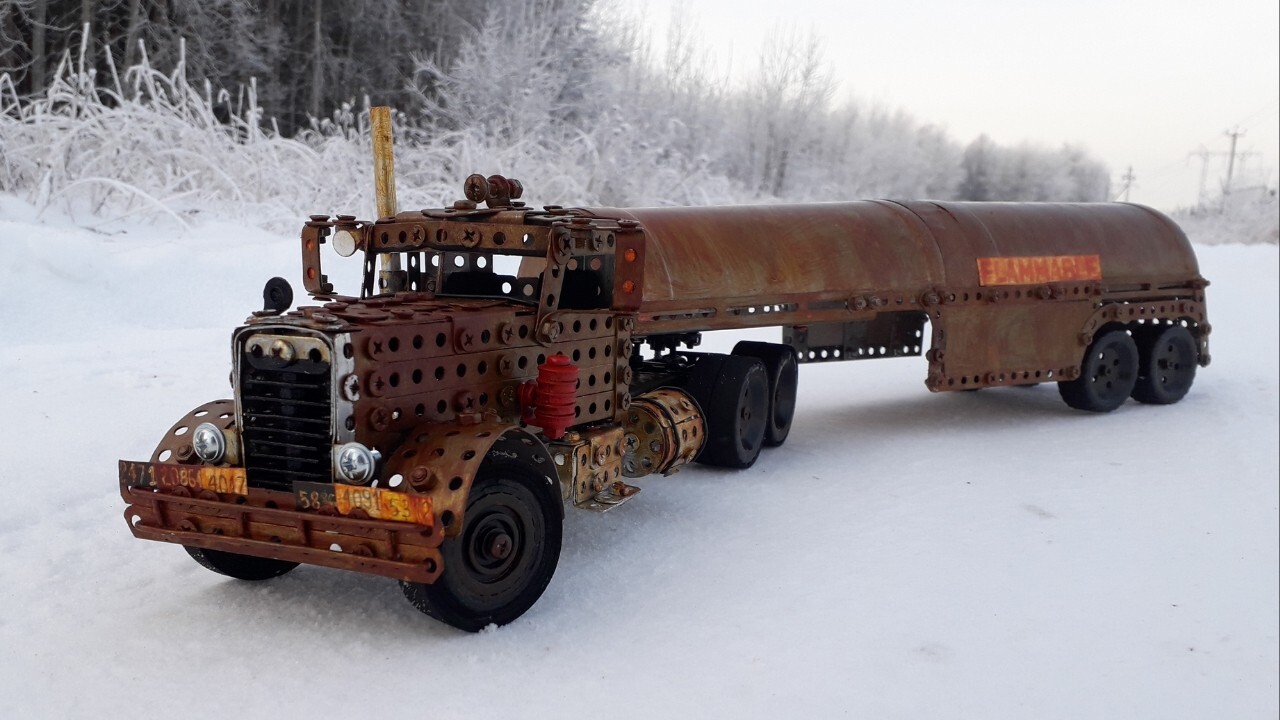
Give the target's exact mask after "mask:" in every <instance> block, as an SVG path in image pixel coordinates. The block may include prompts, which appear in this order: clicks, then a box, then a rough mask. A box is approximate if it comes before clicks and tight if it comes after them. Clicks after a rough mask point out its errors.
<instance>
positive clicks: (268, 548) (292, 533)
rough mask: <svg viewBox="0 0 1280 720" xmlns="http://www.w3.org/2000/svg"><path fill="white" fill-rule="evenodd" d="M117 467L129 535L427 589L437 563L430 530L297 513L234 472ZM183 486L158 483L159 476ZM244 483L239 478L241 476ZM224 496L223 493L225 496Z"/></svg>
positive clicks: (435, 536) (291, 499) (439, 535)
mask: <svg viewBox="0 0 1280 720" xmlns="http://www.w3.org/2000/svg"><path fill="white" fill-rule="evenodd" d="M175 469H176V468H175V466H174V465H173V464H172V463H148V462H133V461H129V460H121V461H120V496H121V497H122V498H124V501H125V503H126V504H127V506H128V507H126V508H125V511H124V517H125V521H126V522H128V523H129V529H130V531H132V532H133V535H134V537H138V538H143V539H145V540H160V541H163V542H171V543H177V544H179V545H186V546H190V547H199V548H208V549H211V550H222V551H225V552H233V553H239V554H241V555H253V556H257V557H267V558H274V559H276V560H286V561H290V562H298V563H308V564H311V565H323V566H325V567H332V568H339V569H342V570H354V571H356V572H363V573H369V574H372V575H382V576H385V577H391V578H396V579H398V580H406V581H409V582H418V583H430V582H433V581H435V579H436V578H437V577H439V576H440V571H441V570H442V569H443V564H442V562H441V558H440V542H441V541H442V540H443V535H444V533H443V532H441V531H440V530H439V529H438V528H437V527H436V526H434V525H419V524H414V523H408V522H393V521H389V520H377V519H373V518H368V517H355V516H354V515H362V514H364V513H363V512H362V511H361V510H359V509H357V510H355V511H354V512H353V513H352V515H353V516H343V515H338V514H336V513H334V514H324V511H323V510H322V511H321V512H309V511H303V510H300V509H298V507H297V501H296V496H295V495H293V494H290V493H286V492H278V491H273V490H259V489H255V488H246V487H245V486H244V485H243V483H242V482H240V481H238V479H237V476H236V473H235V472H230V473H229V472H228V471H227V469H220V468H209V469H208V470H211V471H215V472H212V473H204V474H203V476H202V474H201V473H200V472H199V471H198V470H197V468H195V467H191V468H190V470H187V469H186V468H184V469H183V471H178V472H175ZM175 477H177V478H181V479H185V480H186V482H182V483H174V482H158V481H157V478H165V479H166V480H172V479H173V478H175ZM239 477H243V475H242V474H241V475H239ZM223 491H225V492H223Z"/></svg>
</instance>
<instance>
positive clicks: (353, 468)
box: [337, 442, 378, 485]
mask: <svg viewBox="0 0 1280 720" xmlns="http://www.w3.org/2000/svg"><path fill="white" fill-rule="evenodd" d="M377 464H378V452H377V451H376V450H370V449H369V448H367V447H365V446H363V445H361V444H360V443H357V442H352V443H347V444H346V445H343V446H342V447H340V448H338V462H337V465H338V474H339V475H341V476H342V477H343V478H345V479H346V480H347V482H352V483H356V484H357V485H360V484H364V483H367V482H369V481H370V480H372V479H373V471H374V468H375V466H376V465H377Z"/></svg>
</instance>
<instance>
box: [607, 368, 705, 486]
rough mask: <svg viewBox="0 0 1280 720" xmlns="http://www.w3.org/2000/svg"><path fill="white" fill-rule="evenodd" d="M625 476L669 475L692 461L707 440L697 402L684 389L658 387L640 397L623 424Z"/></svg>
mask: <svg viewBox="0 0 1280 720" xmlns="http://www.w3.org/2000/svg"><path fill="white" fill-rule="evenodd" d="M623 431H624V432H625V433H626V435H625V438H624V441H623V450H624V453H625V454H624V455H623V458H622V471H623V474H624V475H626V476H627V477H629V478H636V477H643V476H645V475H649V474H651V473H661V474H663V475H670V474H672V473H674V472H676V471H677V470H679V469H680V468H681V467H683V466H685V465H688V464H689V463H691V462H693V459H694V458H695V457H697V456H698V453H699V452H700V451H701V450H702V446H703V445H704V444H705V443H706V440H707V426H706V421H705V420H704V416H703V411H702V409H701V408H699V407H698V404H697V402H695V401H694V399H693V398H692V397H690V396H689V394H688V393H686V392H685V391H683V390H679V389H676V388H659V389H657V390H654V391H652V392H648V393H645V394H643V395H641V396H639V397H637V398H636V399H635V400H634V401H632V403H631V407H630V408H628V410H627V416H626V419H625V421H624V424H623Z"/></svg>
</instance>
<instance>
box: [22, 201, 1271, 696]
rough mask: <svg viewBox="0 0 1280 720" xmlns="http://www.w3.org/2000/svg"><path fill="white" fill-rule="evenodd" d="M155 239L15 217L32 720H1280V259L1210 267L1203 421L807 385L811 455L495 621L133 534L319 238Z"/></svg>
mask: <svg viewBox="0 0 1280 720" xmlns="http://www.w3.org/2000/svg"><path fill="white" fill-rule="evenodd" d="M127 230H128V232H121V233H116V234H102V233H99V232H90V231H86V230H83V229H79V228H76V227H72V226H69V225H66V224H60V223H59V221H58V220H57V219H51V220H48V221H46V222H43V223H41V222H37V220H36V219H35V218H34V216H33V213H32V212H31V211H30V210H29V209H28V208H27V207H25V206H24V205H22V204H21V203H18V202H16V201H14V200H12V199H6V198H0V237H2V238H3V243H2V244H0V329H2V330H3V338H4V341H3V343H0V377H5V378H9V380H10V382H9V384H8V389H7V391H6V392H5V393H4V399H3V401H0V407H2V408H3V412H0V438H3V440H2V441H0V468H2V469H0V488H2V489H3V493H4V498H5V500H4V503H3V505H2V509H0V718H28V717H47V718H62V717H74V718H87V717H93V718H124V717H133V718H146V717H182V718H204V717H209V718H214V717H216V718H222V719H226V718H284V717H304V716H310V717H363V718H399V717H406V718H408V717H414V718H431V717H458V716H461V715H462V714H463V713H468V714H472V715H473V716H474V717H480V718H489V717H519V718H532V717H557V718H558V717H588V716H592V717H604V718H614V717H623V718H626V717H647V718H652V717H671V718H686V717H713V718H719V717H732V718H742V717H768V718H775V719H777V718H811V717H821V718H825V717H868V718H982V719H992V720H994V719H999V718H1020V719H1021V718H1037V719H1040V718H1125V719H1129V718H1159V719H1161V720H1165V719H1168V718H1213V719H1233V720H1234V719H1246V718H1275V717H1276V716H1277V713H1278V712H1280V707H1278V701H1277V675H1278V673H1280V661H1278V658H1277V643H1278V642H1280V639H1278V635H1280V633H1278V628H1277V626H1278V617H1277V616H1278V614H1280V599H1278V597H1277V593H1278V590H1277V587H1278V584H1280V570H1278V568H1280V557H1278V550H1277V540H1278V537H1280V530H1278V527H1277V525H1278V523H1277V518H1278V512H1280V510H1278V508H1280V502H1278V485H1280V468H1278V465H1280V461H1278V456H1280V452H1278V449H1277V437H1278V434H1280V423H1278V420H1277V417H1278V414H1280V412H1278V402H1280V401H1278V398H1280V395H1278V392H1277V389H1278V382H1277V370H1278V369H1280V368H1278V367H1277V357H1280V347H1278V343H1277V320H1278V318H1277V301H1276V297H1277V290H1280V280H1278V277H1277V260H1278V257H1277V248H1276V247H1275V246H1255V247H1240V246H1216V247H1205V248H1201V249H1200V256H1201V260H1202V270H1203V272H1204V274H1205V275H1206V276H1207V277H1209V278H1210V279H1211V280H1212V281H1213V286H1212V287H1211V288H1210V315H1211V318H1212V323H1213V326H1214V334H1213V341H1212V343H1213V357H1214V362H1213V365H1212V366H1210V367H1209V368H1208V369H1206V370H1202V371H1201V375H1200V377H1199V378H1198V380H1197V384H1196V387H1195V388H1194V389H1193V390H1192V392H1191V394H1190V395H1189V396H1188V397H1187V398H1186V400H1184V401H1183V402H1182V403H1180V404H1178V405H1175V406H1171V407H1148V406H1141V405H1137V404H1132V403H1131V404H1128V405H1126V406H1124V407H1123V408H1121V409H1120V410H1119V411H1117V412H1115V413H1112V414H1110V415H1105V416H1092V415H1086V414H1082V413H1078V412H1074V411H1071V410H1069V409H1068V408H1067V407H1066V406H1065V405H1063V404H1062V402H1061V401H1060V400H1059V398H1058V394H1057V392H1056V390H1055V389H1054V388H1053V387H1052V386H1041V387H1038V388H1035V389H1030V390H1025V389H1001V390H989V391H983V392H978V393H956V394H945V395H931V394H930V393H928V392H927V391H926V390H925V389H924V386H923V380H924V375H925V366H924V361H923V360H919V359H905V360H897V361H893V362H870V363H839V364H830V365H824V366H806V367H804V368H802V371H801V394H800V398H799V408H798V417H797V420H796V424H795V428H794V430H793V432H792V436H791V439H790V440H789V441H788V443H787V444H786V445H785V446H784V447H782V448H779V449H775V450H771V451H768V452H766V453H765V454H764V455H763V456H762V458H761V459H760V461H759V462H758V463H757V464H756V465H755V466H754V467H753V468H751V469H749V470H747V471H743V472H726V471H717V470H712V469H706V468H700V467H698V468H692V469H687V470H685V471H682V472H680V473H679V474H677V475H675V476H673V477H671V478H659V479H648V480H645V481H642V482H641V483H640V484H641V485H642V487H643V488H644V492H643V493H642V494H641V495H640V496H639V497H638V498H636V499H635V500H634V501H633V502H631V503H629V504H627V505H626V506H624V507H621V508H619V509H617V510H616V511H614V512H611V513H609V514H606V515H595V514H591V513H586V512H578V511H571V512H570V513H569V514H568V516H567V518H566V524H567V527H566V536H565V552H564V554H563V557H562V558H561V562H560V568H559V570H558V572H557V574H556V576H555V579H554V580H553V581H552V583H551V586H550V588H549V589H548V591H547V593H546V594H545V595H544V596H543V598H542V600H541V601H540V602H539V603H538V604H537V605H536V606H535V607H534V608H533V610H532V611H531V612H530V613H529V614H528V615H526V616H525V617H524V618H523V619H521V620H520V621H518V622H516V623H515V624H513V625H510V626H508V627H505V628H501V629H498V630H496V631H492V632H486V633H482V634H480V635H474V636H473V635H465V634H463V633H459V632H456V631H454V630H452V629H450V628H448V627H445V626H443V625H440V624H437V623H435V622H433V621H431V620H429V619H428V618H426V617H425V616H423V615H421V614H419V613H418V612H417V611H416V610H414V609H413V608H412V607H411V606H410V605H409V604H408V603H407V602H405V601H404V600H403V598H402V597H401V596H400V593H399V590H398V589H397V587H396V585H395V583H394V582H392V581H389V580H384V579H380V578H374V577H365V576H360V575H355V574H349V573H343V572H339V571H333V570H327V569H320V568H310V567H304V568H301V569H299V570H298V571H296V572H294V573H292V574H290V575H288V576H286V577H283V578H280V579H279V580H275V581H271V582H268V583H263V584H245V583H238V582H236V581H231V580H228V579H226V578H223V577H220V576H217V575H214V574H212V573H210V572H208V571H206V570H204V569H203V568H200V567H198V566H197V565H196V564H195V563H194V562H192V561H191V560H190V559H189V558H188V557H187V556H186V555H185V554H184V553H183V552H182V550H181V549H180V548H178V547H176V546H170V545H164V544H159V543H147V542H142V541H138V540H134V539H133V538H132V537H131V536H130V534H129V532H128V530H127V529H126V526H125V523H124V520H123V518H122V515H121V512H122V502H121V501H120V498H119V497H118V495H117V491H116V478H115V461H116V459H117V458H121V457H125V458H139V459H141V458H146V457H147V456H148V455H149V453H150V451H151V448H152V447H153V446H154V444H155V442H156V441H157V439H158V437H159V435H160V434H161V433H162V432H164V430H165V428H167V427H168V426H169V424H170V423H171V422H172V421H173V420H174V419H176V418H177V417H178V416H179V415H180V414H181V413H183V412H185V411H186V410H188V409H190V408H191V407H194V406H195V405H197V404H199V403H201V402H204V401H206V400H209V399H213V398H216V397H226V396H228V389H227V385H226V382H227V381H226V378H227V371H228V369H229V357H228V346H227V342H228V338H229V334H230V331H231V329H232V328H233V327H234V326H235V325H236V324H238V323H239V322H240V321H241V319H242V318H243V317H244V316H245V315H247V314H248V312H249V311H250V310H253V309H256V308H257V307H259V306H260V289H261V285H262V282H263V281H264V280H265V279H266V278H267V277H269V276H271V275H283V276H285V277H287V278H289V279H290V280H291V281H293V282H294V284H295V286H298V285H300V283H298V282H297V277H298V272H299V269H298V259H297V247H296V240H294V239H293V238H292V237H288V236H278V235H271V234H268V233H265V232H262V231H257V230H252V229H245V228H242V227H238V226H236V225H235V224H232V223H230V222H223V223H204V224H201V225H198V226H197V227H196V229H195V230H193V231H190V232H187V233H185V234H178V233H176V231H175V232H174V233H170V232H168V231H166V230H164V229H162V228H146V227H131V228H127ZM754 335H755V336H761V335H765V336H766V337H767V336H768V334H763V333H755V334H754ZM738 337H741V335H736V336H732V337H729V336H725V337H718V336H715V337H709V338H708V342H707V345H709V346H711V347H713V348H716V347H718V348H724V349H727V348H729V347H730V346H731V345H732V343H733V342H734V341H735V340H736V339H737V338H738ZM14 381H16V382H14Z"/></svg>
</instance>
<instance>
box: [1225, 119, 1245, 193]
mask: <svg viewBox="0 0 1280 720" xmlns="http://www.w3.org/2000/svg"><path fill="white" fill-rule="evenodd" d="M1226 135H1227V137H1229V138H1231V150H1230V152H1228V154H1227V182H1226V183H1225V184H1224V185H1223V186H1222V195H1223V198H1224V199H1225V198H1226V196H1227V195H1230V194H1231V176H1232V174H1233V173H1234V172H1235V169H1236V142H1237V141H1238V140H1239V139H1240V138H1241V136H1243V135H1244V131H1243V130H1241V129H1240V126H1238V125H1237V126H1236V127H1235V128H1234V129H1231V130H1228V131H1227V133H1226Z"/></svg>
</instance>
